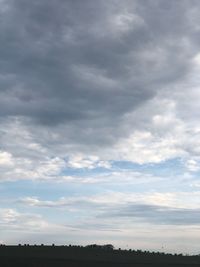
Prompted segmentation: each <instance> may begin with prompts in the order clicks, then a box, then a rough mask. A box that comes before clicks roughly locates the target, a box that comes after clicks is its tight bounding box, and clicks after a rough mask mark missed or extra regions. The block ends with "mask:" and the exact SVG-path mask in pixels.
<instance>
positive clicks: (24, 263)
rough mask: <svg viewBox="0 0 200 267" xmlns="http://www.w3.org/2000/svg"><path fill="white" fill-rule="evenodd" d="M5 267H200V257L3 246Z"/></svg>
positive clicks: (1, 255)
mask: <svg viewBox="0 0 200 267" xmlns="http://www.w3.org/2000/svg"><path fill="white" fill-rule="evenodd" d="M0 266H2V267H12V266H13V267H90V266H91V267H107V266H109V267H122V266H124V267H131V266H132V267H154V266H155V267H156V266H159V267H162V266H163V267H165V266H166V267H167V266H170V267H193V266H199V267H200V256H174V255H166V254H156V253H147V252H146V253H145V252H141V251H140V252H138V251H126V250H104V249H99V248H95V249H94V248H86V247H67V246H0Z"/></svg>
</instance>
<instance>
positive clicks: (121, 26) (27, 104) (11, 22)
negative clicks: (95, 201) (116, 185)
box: [0, 0, 199, 162]
mask: <svg viewBox="0 0 200 267" xmlns="http://www.w3.org/2000/svg"><path fill="white" fill-rule="evenodd" d="M195 5H196V10H198V9H199V4H198V3H197V2H195ZM1 6H2V10H3V11H2V21H3V23H2V24H1V37H0V38H1V40H2V42H1V51H0V53H1V54H2V61H1V69H2V71H1V76H0V83H1V88H2V90H1V93H0V94H1V97H0V99H1V100H0V101H1V103H0V105H1V110H0V116H1V118H2V119H3V118H4V120H8V119H10V120H12V118H13V116H14V117H17V118H18V120H20V121H21V122H22V124H25V125H26V127H27V130H28V131H29V132H30V133H31V135H33V136H34V134H35V135H36V136H34V137H35V138H36V140H33V143H30V144H29V148H30V149H31V150H33V149H35V150H37V151H40V150H43V151H44V149H46V147H47V146H49V143H51V144H50V146H51V145H53V144H55V143H56V138H58V139H62V140H63V141H61V142H63V143H64V144H65V145H66V146H67V149H68V151H69V150H70V151H71V150H76V152H80V151H79V150H81V149H83V148H81V147H82V146H85V145H86V146H89V149H93V150H94V149H95V148H96V149H97V150H99V149H100V148H101V147H102V146H103V147H104V148H105V147H106V146H110V145H112V144H115V143H116V142H118V140H119V138H121V137H122V138H125V137H126V136H127V137H128V136H130V137H129V138H131V136H132V135H133V133H134V131H135V130H137V128H138V122H137V120H138V121H140V120H141V121H142V120H143V119H144V118H143V116H142V114H140V115H139V118H136V117H135V119H133V121H132V124H131V125H130V126H129V127H126V126H127V124H126V123H125V121H124V116H125V117H126V116H127V114H130V113H133V114H134V112H136V111H137V110H138V108H142V107H143V106H145V105H146V103H147V102H148V101H149V100H151V99H154V97H155V96H157V95H158V94H160V93H161V92H165V91H167V92H169V94H170V92H173V91H171V88H172V84H175V83H177V82H179V81H180V80H182V79H184V78H185V77H186V74H187V73H189V71H190V69H191V66H192V64H193V61H191V58H194V57H195V55H196V54H197V50H198V42H197V37H196V36H197V32H198V30H197V28H195V27H194V25H197V24H198V23H197V21H196V19H195V20H191V17H190V13H191V12H193V8H192V6H190V5H189V3H187V2H178V1H173V2H170V3H169V4H166V3H165V2H164V1H155V2H154V3H152V2H151V1H149V2H148V3H145V4H144V3H143V2H141V1H134V2H132V1H123V3H121V2H119V1H114V0H113V1H101V2H99V3H95V4H94V2H93V1H90V0H87V1H85V2H84V4H83V3H82V1H76V3H73V2H72V1H66V2H63V1H59V3H58V2H55V1H50V2H49V1H43V2H42V3H41V2H39V1H36V2H34V3H32V2H30V1H28V2H27V1H23V0H20V1H18V2H16V3H15V2H14V1H9V2H8V3H6V4H5V3H4V1H3V2H1ZM196 12H197V11H196ZM196 12H195V14H196ZM88 13H89V15H88ZM86 14H87V15H86ZM196 17H197V16H196ZM163 18H164V19H163ZM159 99H160V98H158V101H159ZM166 108H170V106H169V107H166ZM150 113H151V112H150ZM147 115H148V114H147ZM155 115H156V116H158V115H159V114H155ZM160 119H161V120H162V117H161V118H160ZM178 119H179V118H178ZM129 123H130V122H129ZM155 123H159V122H158V117H157V121H155ZM159 127H160V124H159V125H157V128H159ZM162 127H164V126H162ZM34 128H35V129H34ZM143 130H144V129H143ZM43 134H45V137H44V136H43ZM43 138H44V139H43ZM38 140H39V144H38ZM136 141H137V140H136ZM131 142H135V140H132V141H131ZM40 143H42V146H41V144H40ZM34 144H35V145H34ZM4 145H5V144H4ZM162 146H164V147H165V146H166V148H163V149H164V150H165V151H164V152H163V153H164V156H160V157H158V159H155V158H154V155H155V153H154V148H152V149H151V150H152V152H151V153H150V155H149V157H152V161H153V162H157V161H159V160H162V158H164V159H165V158H168V157H174V156H176V155H177V151H175V149H174V148H170V146H171V144H170V145H169V146H168V143H166V144H164V145H163V144H161V147H162ZM167 147H168V148H167ZM12 149H14V148H12ZM85 149H86V148H85ZM155 149H156V148H155ZM77 150H78V151H77ZM166 150H167V151H166ZM168 150H169V151H168ZM15 153H16V151H15ZM147 154H148V153H147ZM165 155H166V156H165ZM146 157H148V155H147V156H146ZM144 160H145V156H144ZM140 161H141V162H142V159H141V160H140Z"/></svg>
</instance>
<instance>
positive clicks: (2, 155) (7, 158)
mask: <svg viewBox="0 0 200 267" xmlns="http://www.w3.org/2000/svg"><path fill="white" fill-rule="evenodd" d="M12 165H13V158H12V155H11V154H10V153H8V152H6V151H0V166H12Z"/></svg>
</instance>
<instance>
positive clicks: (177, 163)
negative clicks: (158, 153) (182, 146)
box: [112, 158, 184, 176]
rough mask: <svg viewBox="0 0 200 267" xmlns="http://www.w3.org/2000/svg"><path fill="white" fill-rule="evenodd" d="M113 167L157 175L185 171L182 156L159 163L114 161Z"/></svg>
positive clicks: (176, 173) (177, 173)
mask: <svg viewBox="0 0 200 267" xmlns="http://www.w3.org/2000/svg"><path fill="white" fill-rule="evenodd" d="M112 168H113V169H116V170H117V169H119V170H134V171H139V172H144V173H150V174H153V175H156V176H160V175H162V176H163V175H169V174H174V175H179V174H181V173H182V172H183V171H184V165H183V162H182V160H181V159H180V158H174V159H170V160H166V161H162V162H159V163H145V164H138V163H134V162H130V161H113V162H112Z"/></svg>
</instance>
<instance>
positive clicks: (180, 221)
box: [108, 204, 200, 225]
mask: <svg viewBox="0 0 200 267" xmlns="http://www.w3.org/2000/svg"><path fill="white" fill-rule="evenodd" d="M108 216H111V217H119V218H125V217H126V218H129V219H133V220H137V221H138V220H139V221H140V220H141V221H144V222H148V223H153V224H164V225H195V224H196V225H199V222H200V210H199V209H186V208H172V207H167V206H159V205H148V204H129V205H124V206H121V207H119V208H116V209H115V210H113V211H111V212H110V213H109V215H108Z"/></svg>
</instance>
